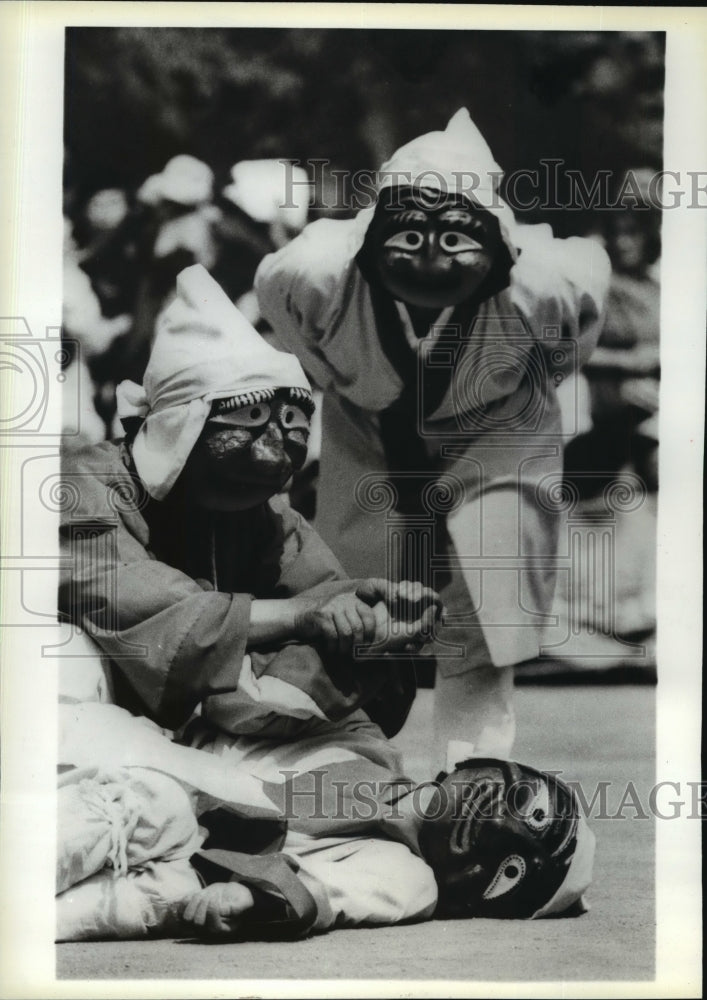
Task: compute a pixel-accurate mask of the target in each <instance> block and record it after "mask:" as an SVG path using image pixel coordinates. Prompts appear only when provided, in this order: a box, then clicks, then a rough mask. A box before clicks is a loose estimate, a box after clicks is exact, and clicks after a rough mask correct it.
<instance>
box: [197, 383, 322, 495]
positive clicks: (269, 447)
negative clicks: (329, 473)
mask: <svg viewBox="0 0 707 1000" xmlns="http://www.w3.org/2000/svg"><path fill="white" fill-rule="evenodd" d="M312 410H313V404H312V402H311V397H306V398H305V397H303V395H302V393H299V394H298V393H296V392H293V391H291V390H286V389H282V390H275V391H268V392H262V393H247V394H245V395H243V396H236V397H233V398H231V399H225V400H217V401H215V402H214V404H213V406H212V411H211V415H210V417H209V419H208V420H207V421H206V424H205V425H204V429H203V431H202V433H201V435H200V437H199V440H198V441H197V443H196V445H195V446H194V449H193V450H192V453H191V454H190V456H189V458H188V460H187V462H186V464H185V466H184V470H183V472H182V481H183V482H184V484H185V485H186V487H187V489H188V490H189V492H190V493H191V494H192V496H193V497H194V498H195V499H196V501H197V503H199V504H200V505H201V506H203V507H207V508H210V509H215V510H245V509H248V508H250V507H254V506H256V505H257V504H259V503H263V502H264V501H265V500H267V499H269V498H270V497H271V496H273V495H274V494H275V493H278V492H280V491H281V490H282V489H283V488H284V487H285V484H286V483H287V482H288V480H289V479H290V477H291V476H292V475H293V473H295V472H297V471H298V470H299V469H301V468H302V466H303V464H304V462H305V459H306V456H307V445H308V441H309V428H310V420H311V415H312Z"/></svg>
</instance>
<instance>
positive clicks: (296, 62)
mask: <svg viewBox="0 0 707 1000" xmlns="http://www.w3.org/2000/svg"><path fill="white" fill-rule="evenodd" d="M663 66H664V36H663V35H662V34H657V33H643V32H641V33H614V32H601V33H599V32H597V33H587V32H583V33H575V32H549V31H548V32H489V31H417V30H378V29H375V30H349V29H260V28H258V29H251V28H248V29H221V28H213V29H204V28H187V29H184V28H149V29H137V28H69V29H67V33H66V65H65V72H66V76H65V143H66V153H67V172H66V184H67V187H68V188H69V189H70V190H71V191H72V192H74V196H75V197H76V198H77V199H78V200H79V201H80V200H81V198H82V197H83V196H85V195H86V194H88V193H90V192H91V191H94V190H96V189H98V188H101V187H106V186H112V185H117V186H123V187H126V188H128V189H135V188H136V187H137V186H138V185H139V184H140V183H141V182H142V181H143V180H144V179H145V177H146V176H148V175H149V174H151V173H154V172H156V171H158V170H160V169H161V168H162V167H163V166H164V164H165V162H166V161H167V160H168V159H169V158H170V157H171V156H173V155H175V154H177V153H191V154H193V155H195V156H198V157H199V158H201V159H203V160H205V161H206V162H207V163H209V164H210V166H211V167H212V168H213V169H214V170H215V171H216V173H217V183H219V182H222V181H224V182H225V180H226V176H227V174H228V170H229V168H230V167H231V166H232V164H234V163H235V162H237V161H238V160H241V159H251V158H259V157H289V158H293V159H299V160H305V159H313V158H322V159H327V160H330V161H331V162H332V164H333V165H334V166H335V167H338V168H340V169H347V170H355V169H360V168H365V169H375V168H376V167H377V166H379V165H380V162H381V160H382V159H383V158H385V157H386V156H388V155H389V154H390V153H391V152H392V151H393V150H394V149H395V148H396V147H397V146H398V145H400V144H401V143H402V142H405V141H407V140H409V139H411V138H413V137H414V136H415V135H418V134H420V133H422V132H425V131H429V130H431V129H439V128H443V127H444V125H445V123H446V121H447V118H448V117H449V116H450V115H451V114H452V113H453V112H454V111H455V110H456V109H457V108H458V107H460V106H462V105H466V106H467V107H468V108H469V111H470V113H471V115H472V118H473V119H474V120H475V121H476V123H477V124H478V126H479V127H480V129H481V131H482V133H483V134H484V135H485V136H486V138H487V139H488V142H489V145H490V146H491V149H492V151H493V152H494V155H495V157H496V159H497V160H498V162H499V163H500V164H501V165H502V166H503V167H504V169H505V170H506V171H507V172H509V171H512V170H516V169H529V170H533V169H536V168H537V167H538V165H539V163H540V161H541V160H542V159H551V158H559V159H562V160H563V161H564V165H565V168H573V169H580V170H582V171H583V173H584V174H585V176H587V177H588V178H591V176H592V175H593V174H594V173H595V172H596V171H597V170H600V169H604V170H607V169H608V170H611V171H612V172H613V173H614V174H615V175H617V176H618V175H619V174H620V173H621V172H623V171H624V170H625V169H626V168H628V167H638V166H647V167H651V168H655V169H657V168H659V167H660V166H661V157H662V117H663V80H664V75H663V73H664V71H663ZM565 214H566V215H567V216H569V215H570V213H565ZM539 217H542V213H540V215H539ZM552 221H553V224H554V225H555V227H556V228H557V224H558V221H560V220H558V218H557V213H555V218H553V220H552ZM580 225H581V221H580V220H578V219H577V218H574V219H570V218H567V219H565V221H564V223H561V224H560V228H563V227H564V228H567V227H569V228H570V229H571V228H575V229H576V228H578V226H580Z"/></svg>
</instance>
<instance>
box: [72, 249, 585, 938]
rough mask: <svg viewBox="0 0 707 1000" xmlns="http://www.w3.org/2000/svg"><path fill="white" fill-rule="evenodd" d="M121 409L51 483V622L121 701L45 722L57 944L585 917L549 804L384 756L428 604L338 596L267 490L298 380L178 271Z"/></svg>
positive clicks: (292, 456) (580, 880)
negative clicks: (60, 621) (54, 509)
mask: <svg viewBox="0 0 707 1000" xmlns="http://www.w3.org/2000/svg"><path fill="white" fill-rule="evenodd" d="M120 398H121V413H122V417H123V421H124V425H125V427H126V432H127V436H126V439H125V440H124V441H123V442H121V443H118V444H109V443H107V444H104V445H98V446H96V447H94V448H91V449H87V450H86V451H83V452H77V453H75V454H73V455H72V456H70V458H69V459H68V460H67V462H66V465H65V469H64V483H65V488H66V490H67V491H68V494H67V495H69V496H70V498H71V500H72V502H71V503H69V504H67V505H66V510H65V516H64V520H63V523H62V527H61V534H62V544H63V545H64V546H65V547H66V553H67V555H68V556H69V557H70V560H71V564H72V570H71V571H70V572H67V573H66V575H65V577H64V578H63V579H62V586H61V597H60V603H61V608H62V611H63V613H64V615H65V617H66V618H67V619H68V620H70V621H71V622H72V623H73V624H74V625H78V626H80V627H81V628H82V629H83V630H84V631H85V632H86V633H87V634H88V635H90V636H91V637H92V640H93V641H94V642H95V643H96V644H97V646H98V648H99V650H100V652H101V654H102V655H103V657H104V659H105V661H106V662H109V670H110V675H111V679H110V687H111V690H112V691H113V699H114V700H115V701H116V702H118V704H106V703H103V702H102V701H100V700H99V701H89V702H85V701H77V700H75V699H74V700H72V698H71V696H70V693H69V692H66V697H65V700H64V704H63V705H62V706H61V718H62V727H61V743H60V764H61V766H62V775H61V778H60V788H59V826H58V829H59V850H58V865H57V893H58V925H59V926H58V938H59V939H60V940H77V939H82V938H95V937H135V936H138V937H139V936H145V935H149V934H171V935H176V934H180V935H183V934H191V933H193V932H194V930H195V929H202V930H205V931H207V932H210V933H221V934H223V933H226V934H234V933H235V934H245V935H247V936H252V935H253V934H257V935H258V936H283V935H285V936H302V935H305V934H307V933H309V932H312V931H320V930H324V929H327V928H330V927H335V926H351V925H356V924H391V923H396V922H400V921H404V920H412V919H423V918H427V917H430V916H432V915H433V914H434V913H435V911H436V910H437V911H438V912H445V913H450V914H459V913H466V914H469V915H473V914H475V913H478V914H484V913H487V914H488V915H498V916H518V917H527V916H534V915H535V916H537V915H545V914H546V913H547V914H550V913H559V912H565V911H567V910H568V908H571V907H573V906H576V905H578V904H579V903H580V901H581V896H582V892H583V890H584V889H585V888H586V886H587V884H588V882H589V878H590V871H591V858H592V853H593V837H592V835H591V833H590V832H589V830H588V829H587V827H586V825H585V824H584V821H583V820H582V819H581V817H580V816H579V815H578V811H577V805H576V800H575V799H574V797H573V795H572V793H571V792H570V791H569V789H568V788H567V787H566V786H563V785H562V784H561V783H560V782H556V781H553V780H551V779H549V778H547V777H546V776H543V775H540V774H538V773H537V772H534V771H531V770H528V769H523V768H519V767H518V766H517V765H513V764H508V763H506V762H502V761H484V762H472V763H470V764H469V765H468V769H467V772H466V773H465V774H463V775H462V778H461V782H462V785H461V787H462V791H461V792H457V791H455V788H456V786H457V785H458V781H456V778H459V775H457V776H456V778H455V780H454V781H452V788H451V790H450V788H449V785H448V784H445V783H442V784H441V785H439V784H437V785H430V786H429V787H428V786H418V787H415V786H413V785H412V784H411V783H410V782H409V781H408V780H406V779H405V777H404V772H403V769H402V767H401V762H400V759H399V755H398V754H397V752H396V750H395V748H394V747H393V745H392V744H391V743H390V742H389V740H388V737H390V736H392V735H394V734H395V733H396V732H397V731H398V730H399V729H400V727H401V725H402V723H403V722H404V720H405V718H406V715H407V712H408V710H409V706H410V703H411V700H412V698H413V696H414V674H413V669H412V662H411V659H410V655H411V654H413V653H414V651H415V649H416V648H418V647H419V646H420V645H421V644H422V643H423V642H424V641H425V639H426V638H427V636H428V635H429V633H430V631H431V629H432V628H433V626H434V623H435V621H436V620H437V619H438V618H439V616H440V614H441V605H440V602H439V599H438V597H437V595H436V594H435V593H434V592H433V591H432V590H430V589H428V588H424V587H422V586H421V585H419V584H415V583H407V582H405V583H400V584H390V583H388V582H387V581H385V580H381V579H365V580H356V581H352V580H349V579H347V578H346V577H345V575H344V573H343V571H342V570H341V568H340V566H339V564H338V563H337V561H336V560H335V558H334V557H333V556H332V555H331V553H330V551H329V550H328V549H327V547H326V546H325V545H324V544H323V543H322V541H321V540H320V539H319V538H318V536H317V535H316V534H315V533H314V531H313V530H312V529H310V528H309V527H308V526H307V524H306V523H305V522H304V521H303V520H302V519H301V518H300V517H299V516H298V515H296V514H295V513H294V512H293V511H292V510H291V509H290V508H289V506H288V505H287V502H286V500H285V499H283V498H282V497H281V496H279V495H278V494H279V493H280V491H281V490H282V488H283V486H284V485H285V484H286V482H287V480H288V479H289V477H290V475H291V474H292V472H293V470H295V469H296V468H297V467H298V466H299V465H300V464H301V463H302V462H303V461H304V456H305V451H306V446H307V433H308V421H309V415H310V413H311V396H310V392H309V386H308V384H307V381H306V379H305V377H304V375H303V373H302V370H301V368H300V366H299V364H298V362H297V361H296V360H295V359H294V358H293V357H292V356H291V355H287V354H283V353H280V352H277V351H275V350H273V349H272V348H269V347H268V346H267V345H266V344H265V343H264V342H263V341H262V340H261V339H260V338H259V336H258V335H257V334H256V333H255V331H254V330H253V329H252V327H250V326H249V324H248V323H247V322H246V321H245V320H244V318H243V317H242V316H241V315H240V314H239V313H238V311H237V310H236V309H235V307H234V306H233V305H232V304H231V302H230V301H229V300H228V298H227V297H226V296H225V295H224V293H223V292H222V291H221V289H220V288H219V287H218V285H216V284H215V282H213V280H212V279H211V278H210V277H209V275H208V274H207V273H206V272H205V271H204V270H203V268H201V267H199V266H196V267H193V268H189V269H187V270H186V271H184V272H182V274H181V275H180V277H179V279H178V283H177V296H176V298H175V300H174V301H173V302H172V304H171V305H170V306H169V307H168V309H167V310H166V311H165V312H164V313H163V315H162V317H161V318H160V321H159V323H158V329H157V335H156V339H155V344H154V348H153V352H152V356H151V359H150V362H149V365H148V369H147V371H146V374H145V379H144V385H143V387H138V386H134V385H123V387H122V389H121V393H120ZM368 649H371V650H374V651H375V652H374V653H367V650H368ZM409 654H410V655H409ZM87 669H90V667H88V666H87ZM450 780H451V779H450ZM455 782H456V783H455ZM439 907H441V910H440V909H439Z"/></svg>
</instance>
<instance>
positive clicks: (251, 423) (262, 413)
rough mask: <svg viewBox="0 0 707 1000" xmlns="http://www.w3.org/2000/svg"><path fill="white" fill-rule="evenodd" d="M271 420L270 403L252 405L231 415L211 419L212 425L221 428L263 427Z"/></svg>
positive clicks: (223, 414) (221, 414) (232, 412)
mask: <svg viewBox="0 0 707 1000" xmlns="http://www.w3.org/2000/svg"><path fill="white" fill-rule="evenodd" d="M269 419H270V406H269V404H268V403H251V404H250V405H249V406H241V407H240V409H238V410H231V412H230V413H220V414H218V415H217V416H215V417H211V420H210V423H213V424H218V425H219V426H221V427H262V426H263V425H264V424H266V423H267V422H268V420H269Z"/></svg>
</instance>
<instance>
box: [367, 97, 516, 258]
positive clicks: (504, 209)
mask: <svg viewBox="0 0 707 1000" xmlns="http://www.w3.org/2000/svg"><path fill="white" fill-rule="evenodd" d="M502 179H503V170H502V169H501V167H499V165H498V163H496V161H495V159H494V158H493V155H492V153H491V150H490V149H489V146H488V143H487V142H486V140H485V139H484V137H483V136H482V134H481V132H479V130H478V128H477V127H476V125H475V124H474V123H473V122H472V120H471V117H470V115H469V112H468V111H467V109H466V108H459V110H458V111H457V112H455V114H453V115H452V117H451V118H450V119H449V122H448V123H447V127H446V128H445V129H444V131H443V132H427V133H426V134H425V135H420V136H418V137H417V138H416V139H413V140H412V141H411V142H408V143H406V144H405V145H404V146H401V147H400V149H398V150H397V151H396V152H395V153H393V155H392V156H391V158H390V159H389V160H386V162H385V163H384V164H383V165H382V166H381V168H380V170H379V171H378V190H379V192H380V191H382V190H384V189H385V188H390V187H395V186H398V185H416V186H420V187H425V188H430V189H433V190H436V191H440V192H443V193H447V194H463V195H466V196H467V197H468V198H471V199H472V200H473V201H475V202H476V203H477V204H478V205H480V206H481V207H482V208H485V209H487V210H488V211H489V212H490V213H491V214H492V215H493V216H495V218H496V219H497V220H498V223H499V226H500V228H501V236H502V238H503V241H504V243H505V244H506V247H507V248H508V251H509V253H510V255H511V259H512V260H513V261H515V260H516V259H517V256H518V253H517V249H516V222H515V218H514V216H513V212H512V211H511V209H510V208H509V206H508V205H507V204H506V203H505V202H504V201H503V200H502V199H501V198H500V196H499V194H498V187H499V184H500V183H501V180H502ZM357 218H358V221H359V224H360V227H361V229H360V234H361V241H362V238H363V236H365V232H366V230H367V228H368V226H369V224H370V221H371V219H372V218H373V209H365V210H364V211H362V212H360V213H359V215H358V217H357Z"/></svg>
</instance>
